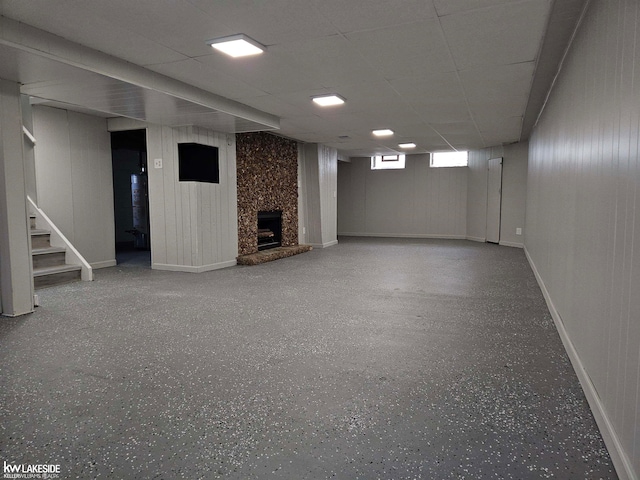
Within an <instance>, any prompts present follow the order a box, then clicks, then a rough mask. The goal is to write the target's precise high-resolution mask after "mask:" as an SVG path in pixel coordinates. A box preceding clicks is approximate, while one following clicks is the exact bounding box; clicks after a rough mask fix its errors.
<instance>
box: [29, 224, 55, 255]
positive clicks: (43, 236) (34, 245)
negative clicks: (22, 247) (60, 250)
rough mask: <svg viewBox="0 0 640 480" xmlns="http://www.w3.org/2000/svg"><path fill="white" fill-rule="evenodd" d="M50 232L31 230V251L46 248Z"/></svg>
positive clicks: (49, 244)
mask: <svg viewBox="0 0 640 480" xmlns="http://www.w3.org/2000/svg"><path fill="white" fill-rule="evenodd" d="M50 238H51V232H50V231H49V230H42V229H38V228H34V229H33V230H31V249H32V250H33V249H40V248H48V247H50V246H51V243H50Z"/></svg>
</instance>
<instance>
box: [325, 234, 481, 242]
mask: <svg viewBox="0 0 640 480" xmlns="http://www.w3.org/2000/svg"><path fill="white" fill-rule="evenodd" d="M338 236H339V237H378V238H434V239H442V240H466V239H467V237H466V236H465V235H430V234H425V233H369V232H366V233H364V232H344V233H338ZM483 241H484V240H483Z"/></svg>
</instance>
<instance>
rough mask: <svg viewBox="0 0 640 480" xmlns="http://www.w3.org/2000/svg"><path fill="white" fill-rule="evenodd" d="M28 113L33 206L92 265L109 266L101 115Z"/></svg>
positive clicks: (111, 234)
mask: <svg viewBox="0 0 640 480" xmlns="http://www.w3.org/2000/svg"><path fill="white" fill-rule="evenodd" d="M32 113H33V126H34V135H35V136H36V138H37V139H38V143H37V144H36V146H35V149H34V154H35V165H36V181H37V191H38V201H39V206H40V207H41V208H42V209H43V210H44V211H45V213H46V214H47V215H48V216H49V217H50V218H51V219H52V220H53V222H54V223H55V224H56V226H57V227H58V228H59V229H60V230H61V231H62V233H64V235H65V236H66V237H67V238H68V239H69V241H70V242H71V243H72V244H73V245H74V246H75V248H77V249H78V251H79V252H80V253H81V254H82V256H83V257H84V258H85V259H86V260H87V261H88V262H89V263H91V265H92V266H93V267H94V268H100V267H108V266H112V265H115V226H114V214H113V177H112V165H111V139H110V135H109V132H108V131H107V123H106V120H105V119H104V118H99V117H93V116H90V115H85V114H81V113H76V112H68V111H66V110H61V109H55V108H50V107H43V106H36V107H34V108H33V112H32Z"/></svg>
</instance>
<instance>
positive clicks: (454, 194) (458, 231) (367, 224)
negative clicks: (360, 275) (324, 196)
mask: <svg viewBox="0 0 640 480" xmlns="http://www.w3.org/2000/svg"><path fill="white" fill-rule="evenodd" d="M466 223H467V169H466V168H430V167H429V156H428V155H407V157H406V167H405V168H404V169H401V170H371V159H370V158H353V159H352V161H351V162H350V163H342V162H341V163H340V165H339V168H338V233H339V234H340V235H359V236H390V237H424V238H428V237H443V238H465V236H466Z"/></svg>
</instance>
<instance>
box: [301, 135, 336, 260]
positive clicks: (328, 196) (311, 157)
mask: <svg viewBox="0 0 640 480" xmlns="http://www.w3.org/2000/svg"><path fill="white" fill-rule="evenodd" d="M298 149H299V150H298V152H299V154H298V162H299V165H300V166H299V168H298V172H299V182H300V185H301V187H302V188H301V190H300V193H299V195H301V196H302V197H303V198H302V199H301V200H299V202H298V205H299V207H300V212H301V213H300V215H299V218H298V222H299V225H301V226H302V228H304V229H305V230H306V233H304V234H302V235H301V240H300V241H301V243H308V244H309V245H313V246H314V247H321V248H323V247H330V246H333V245H335V244H337V243H338V236H337V228H338V227H337V216H338V206H337V196H338V186H337V171H338V151H337V150H336V149H335V148H332V147H327V146H325V145H318V144H316V143H309V144H300V145H299V146H298Z"/></svg>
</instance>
